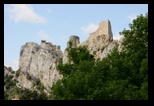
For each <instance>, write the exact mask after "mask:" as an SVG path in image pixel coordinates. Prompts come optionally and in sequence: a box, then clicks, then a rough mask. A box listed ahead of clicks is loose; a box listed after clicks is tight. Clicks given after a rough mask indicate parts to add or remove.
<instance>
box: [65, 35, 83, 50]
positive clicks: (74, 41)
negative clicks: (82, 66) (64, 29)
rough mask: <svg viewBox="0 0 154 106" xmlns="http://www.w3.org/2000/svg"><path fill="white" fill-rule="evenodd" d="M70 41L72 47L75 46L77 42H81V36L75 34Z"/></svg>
mask: <svg viewBox="0 0 154 106" xmlns="http://www.w3.org/2000/svg"><path fill="white" fill-rule="evenodd" d="M69 41H72V48H75V47H76V46H77V44H79V43H80V40H79V37H78V36H75V35H72V36H70V37H69ZM67 46H68V43H67Z"/></svg>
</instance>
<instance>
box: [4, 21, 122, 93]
mask: <svg viewBox="0 0 154 106" xmlns="http://www.w3.org/2000/svg"><path fill="white" fill-rule="evenodd" d="M69 41H72V47H73V48H75V47H79V46H87V48H88V50H89V51H90V53H91V54H93V55H94V56H95V58H96V59H98V58H100V59H103V58H104V57H106V56H107V54H108V53H110V51H112V50H113V48H114V47H118V49H119V51H120V50H121V49H122V45H121V42H122V41H123V38H121V39H120V40H119V41H118V40H113V34H112V29H111V23H110V21H109V20H106V21H103V22H100V23H99V27H98V29H97V30H96V31H95V32H93V33H90V35H89V38H88V39H87V40H86V41H84V42H82V43H80V39H79V37H78V36H76V35H72V36H70V38H69ZM67 56H68V54H67V51H66V50H65V51H64V53H62V51H61V50H60V46H57V45H53V44H52V43H51V42H46V41H45V40H42V41H41V44H40V45H38V44H37V43H34V42H28V43H26V44H25V45H23V46H22V47H21V51H20V60H19V70H18V73H19V75H18V77H17V80H18V84H17V85H18V86H19V87H20V86H22V87H25V88H28V89H31V88H32V86H33V82H34V81H31V80H30V79H31V78H32V79H39V80H40V82H41V83H42V84H43V85H44V87H45V88H46V89H47V90H49V89H50V87H52V84H53V83H54V82H56V81H57V80H58V79H60V78H62V75H60V74H59V71H58V70H57V69H56V66H57V64H58V63H59V62H60V61H63V63H67V61H68V57H67ZM6 69H7V68H5V67H4V70H6ZM6 73H8V74H9V72H8V71H6ZM28 76H30V78H28Z"/></svg>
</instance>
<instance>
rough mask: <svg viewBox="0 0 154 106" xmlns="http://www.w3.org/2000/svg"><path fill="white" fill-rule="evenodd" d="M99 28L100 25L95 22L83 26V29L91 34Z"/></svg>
mask: <svg viewBox="0 0 154 106" xmlns="http://www.w3.org/2000/svg"><path fill="white" fill-rule="evenodd" d="M97 28H98V25H96V24H93V23H89V24H88V25H87V26H85V27H81V30H82V31H83V32H84V33H85V34H89V33H91V32H94V31H96V30H97Z"/></svg>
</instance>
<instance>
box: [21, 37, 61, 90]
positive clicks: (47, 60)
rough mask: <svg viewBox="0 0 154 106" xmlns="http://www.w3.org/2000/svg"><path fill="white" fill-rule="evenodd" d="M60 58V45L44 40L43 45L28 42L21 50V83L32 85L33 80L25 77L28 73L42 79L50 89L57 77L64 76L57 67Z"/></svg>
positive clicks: (29, 86) (27, 85) (25, 85)
mask: <svg viewBox="0 0 154 106" xmlns="http://www.w3.org/2000/svg"><path fill="white" fill-rule="evenodd" d="M60 59H62V51H61V50H60V46H57V45H53V44H52V43H51V42H46V41H43V40H42V42H41V45H38V44H36V43H34V42H28V43H26V44H25V45H23V46H22V47H21V51H20V60H19V70H20V75H19V78H18V80H19V83H20V84H21V85H22V86H24V87H26V88H31V87H32V82H31V81H29V80H27V79H26V78H25V77H24V76H25V75H27V73H28V74H29V75H30V77H32V78H37V79H40V82H41V83H43V84H44V86H45V88H47V89H49V88H50V87H51V85H52V84H53V83H54V82H55V81H56V80H57V79H60V78H61V77H62V76H61V75H60V74H59V73H58V71H57V69H56V65H57V64H58V62H59V61H60Z"/></svg>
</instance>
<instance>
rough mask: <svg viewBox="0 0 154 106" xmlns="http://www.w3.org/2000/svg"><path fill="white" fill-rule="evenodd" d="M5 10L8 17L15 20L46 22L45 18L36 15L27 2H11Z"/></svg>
mask: <svg viewBox="0 0 154 106" xmlns="http://www.w3.org/2000/svg"><path fill="white" fill-rule="evenodd" d="M7 11H8V12H9V14H10V18H11V19H12V20H13V21H15V22H29V23H46V20H45V18H44V17H42V16H40V15H38V14H37V13H36V12H35V11H34V10H33V8H32V7H31V6H30V5H27V4H11V5H10V8H8V9H7Z"/></svg>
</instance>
